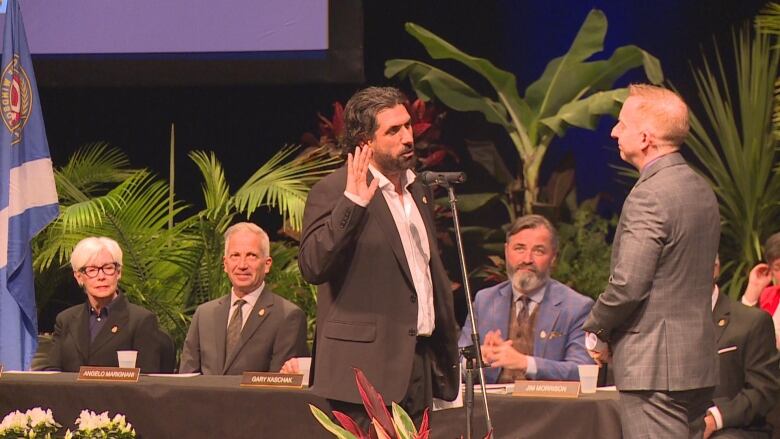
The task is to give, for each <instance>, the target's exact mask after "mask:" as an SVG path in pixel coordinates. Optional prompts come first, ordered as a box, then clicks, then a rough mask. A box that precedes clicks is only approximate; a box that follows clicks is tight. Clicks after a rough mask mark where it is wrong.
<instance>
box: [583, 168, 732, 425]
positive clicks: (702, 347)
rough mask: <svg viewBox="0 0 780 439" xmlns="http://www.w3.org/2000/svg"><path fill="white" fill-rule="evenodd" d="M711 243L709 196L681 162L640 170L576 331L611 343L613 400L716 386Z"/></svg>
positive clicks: (714, 242)
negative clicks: (602, 281)
mask: <svg viewBox="0 0 780 439" xmlns="http://www.w3.org/2000/svg"><path fill="white" fill-rule="evenodd" d="M719 236H720V216H719V212H718V204H717V201H716V199H715V195H714V193H713V192H712V189H711V188H710V186H709V185H708V184H707V182H706V181H705V180H704V179H703V178H702V177H701V176H699V175H697V174H696V173H695V172H694V171H693V170H691V169H690V168H689V167H688V165H687V164H686V163H685V160H684V159H683V158H682V156H681V155H680V154H679V153H671V154H667V155H665V156H663V157H661V158H659V159H658V160H656V161H655V162H653V163H651V164H649V166H647V167H646V168H645V169H643V172H642V174H641V176H640V178H639V180H638V181H637V183H636V185H635V186H634V188H633V189H632V190H631V193H630V194H629V195H628V197H627V198H626V201H625V204H624V205H623V211H622V212H621V215H620V222H619V224H618V228H617V232H616V234H615V241H614V245H613V249H612V262H611V267H610V278H609V284H608V286H607V288H606V290H605V291H604V293H603V294H601V296H600V297H599V299H598V300H597V301H596V304H595V305H594V307H593V309H592V311H591V314H590V317H589V318H588V320H587V321H586V322H585V325H584V329H585V330H586V331H588V332H593V333H595V334H596V335H598V337H599V338H600V339H602V340H605V341H608V342H609V343H610V348H611V350H612V358H613V360H612V365H613V372H614V375H615V384H616V385H617V388H618V389H619V390H620V391H621V392H625V391H647V390H652V391H660V392H681V391H690V390H693V389H702V388H708V387H713V386H715V385H716V384H717V382H718V370H717V356H716V355H715V352H716V348H715V332H714V326H713V323H712V313H711V309H710V306H711V304H710V300H711V299H710V297H711V295H710V294H711V292H712V290H711V288H712V266H713V261H714V260H715V254H716V252H717V248H718V239H719ZM622 396H623V395H621V398H622ZM705 408H706V407H705ZM702 415H703V412H702ZM651 437H652V436H651Z"/></svg>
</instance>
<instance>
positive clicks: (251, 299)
mask: <svg viewBox="0 0 780 439" xmlns="http://www.w3.org/2000/svg"><path fill="white" fill-rule="evenodd" d="M264 287H265V281H263V283H261V284H260V286H259V287H257V289H256V290H254V291H252V292H251V293H249V294H246V295H244V297H238V296H237V295H236V292H235V290H234V289H233V288H231V289H230V307H231V308H232V307H233V304H234V303H236V300H238V299H244V300H246V304H247V305H250V306H251V307H254V306H255V303H257V299H259V298H260V293H262V292H263V288H264Z"/></svg>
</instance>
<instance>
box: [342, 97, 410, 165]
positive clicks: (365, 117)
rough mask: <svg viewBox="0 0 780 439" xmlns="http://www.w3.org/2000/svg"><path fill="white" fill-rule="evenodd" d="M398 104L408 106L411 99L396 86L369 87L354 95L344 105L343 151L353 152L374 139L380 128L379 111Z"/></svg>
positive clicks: (345, 152)
mask: <svg viewBox="0 0 780 439" xmlns="http://www.w3.org/2000/svg"><path fill="white" fill-rule="evenodd" d="M398 104H401V105H404V106H408V104H409V99H408V98H407V97H406V95H405V94H404V93H403V92H402V91H401V90H399V89H397V88H395V87H368V88H364V89H363V90H360V91H358V92H357V93H355V94H354V95H352V97H351V98H349V101H347V105H346V106H345V107H344V137H343V138H342V139H341V149H342V153H344V154H347V153H349V152H352V151H354V149H355V147H356V146H358V145H360V144H361V143H363V142H365V141H367V140H370V139H372V138H373V137H374V133H375V132H376V129H377V128H378V127H377V123H376V115H377V113H379V112H380V111H382V110H386V109H388V108H393V107H395V106H396V105H398Z"/></svg>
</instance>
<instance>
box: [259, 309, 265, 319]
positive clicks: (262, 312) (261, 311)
mask: <svg viewBox="0 0 780 439" xmlns="http://www.w3.org/2000/svg"><path fill="white" fill-rule="evenodd" d="M257 315H259V316H260V317H262V316H264V315H265V308H260V311H258V312H257Z"/></svg>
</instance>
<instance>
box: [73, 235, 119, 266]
mask: <svg viewBox="0 0 780 439" xmlns="http://www.w3.org/2000/svg"><path fill="white" fill-rule="evenodd" d="M103 250H106V251H108V252H109V253H110V254H111V257H113V258H114V262H116V263H118V264H119V265H122V249H121V248H119V244H118V243H117V242H116V241H114V240H113V239H111V238H107V237H105V236H90V237H89V238H84V239H82V240H81V241H79V243H78V244H76V247H74V248H73V252H72V253H71V254H70V266H71V267H72V268H73V271H77V270H79V269H81V268H82V267H84V266H86V265H87V263H89V261H91V260H93V259H95V257H96V256H97V255H98V254H99V253H100V252H102V251H103Z"/></svg>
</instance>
